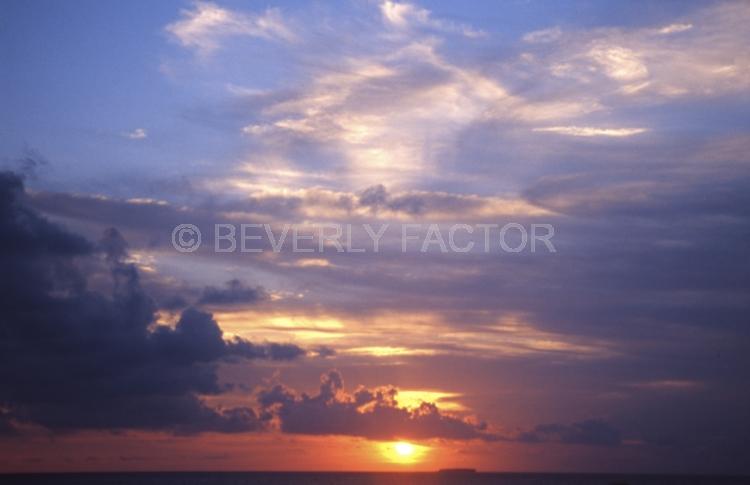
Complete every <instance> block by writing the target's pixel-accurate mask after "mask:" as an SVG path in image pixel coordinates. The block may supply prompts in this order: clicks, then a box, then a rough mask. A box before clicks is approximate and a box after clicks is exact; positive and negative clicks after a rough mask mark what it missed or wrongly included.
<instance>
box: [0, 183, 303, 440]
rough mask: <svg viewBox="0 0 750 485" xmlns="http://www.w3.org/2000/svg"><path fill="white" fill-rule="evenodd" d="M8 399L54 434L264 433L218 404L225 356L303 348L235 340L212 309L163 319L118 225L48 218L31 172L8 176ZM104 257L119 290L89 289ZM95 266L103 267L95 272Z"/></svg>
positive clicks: (297, 352) (2, 328) (8, 405)
mask: <svg viewBox="0 0 750 485" xmlns="http://www.w3.org/2000/svg"><path fill="white" fill-rule="evenodd" d="M0 231H2V234H3V237H2V240H1V241H0V261H1V262H2V267H3V269H4V271H5V277H4V278H2V280H1V281H0V294H2V295H3V302H4V303H3V308H2V311H3V318H2V319H1V320H0V334H2V335H3V339H2V341H0V380H2V382H3V383H4V385H3V386H2V387H1V388H0V402H1V403H2V407H3V416H2V418H3V422H6V423H7V422H9V421H14V422H29V423H34V424H38V425H42V426H44V427H47V428H51V429H54V430H75V429H127V428H141V429H161V430H172V431H176V432H184V433H190V432H200V431H209V430H211V431H220V432H240V431H249V430H255V429H259V427H260V422H259V421H258V419H257V417H256V415H255V412H254V411H253V410H252V409H251V408H249V407H239V408H231V409H217V408H212V407H209V406H207V405H206V404H204V403H203V402H202V401H201V399H200V398H199V397H198V395H219V394H221V393H222V392H223V388H222V387H221V385H220V384H219V381H218V377H217V366H218V364H219V363H220V362H222V361H224V360H226V359H237V358H270V359H293V358H296V357H299V356H301V355H303V354H304V351H303V350H302V349H300V348H298V347H296V346H292V345H284V344H260V345H258V344H253V343H251V342H248V341H246V340H244V339H240V338H234V339H231V340H226V339H225V338H224V336H223V332H222V331H221V329H220V328H219V326H218V324H217V323H216V321H214V319H213V318H212V316H211V314H208V313H204V312H201V311H199V310H196V309H193V308H188V309H186V310H185V311H183V312H182V314H181V315H180V317H179V319H178V321H177V322H176V324H175V325H174V326H173V327H171V326H166V325H162V324H160V323H159V322H158V321H157V320H156V313H155V308H156V307H155V304H154V302H153V300H152V299H151V297H150V296H149V295H148V294H147V293H146V292H145V290H144V289H143V287H142V286H141V283H140V277H139V274H138V271H137V269H136V267H135V266H134V265H133V264H130V263H128V262H127V259H126V258H127V244H126V243H125V241H124V239H123V238H122V236H121V235H120V234H119V232H117V231H116V230H114V229H110V230H108V231H107V232H106V233H105V236H104V238H103V239H102V240H101V241H100V242H99V243H98V244H92V243H90V242H88V241H87V240H86V239H84V238H82V237H80V236H77V235H75V234H72V233H70V232H68V231H66V230H64V229H62V228H61V227H59V226H57V225H55V224H52V223H50V222H48V221H47V220H46V219H44V218H42V217H41V216H39V215H38V214H37V213H36V212H35V211H34V210H32V209H30V208H28V206H27V205H26V203H25V194H24V189H23V184H22V182H21V180H20V179H19V178H18V177H17V176H15V175H13V174H10V173H2V174H0ZM97 261H99V262H100V263H101V264H102V265H103V266H104V267H103V268H102V269H104V268H106V271H108V272H109V275H110V278H111V280H110V281H111V295H105V294H104V293H102V292H100V291H96V290H93V289H90V288H89V287H88V279H89V278H88V276H89V275H88V274H87V273H86V272H84V271H83V270H82V269H80V268H81V266H82V264H83V262H85V263H86V267H89V268H91V267H94V268H95V267H97V265H98V263H97ZM92 271H93V269H92Z"/></svg>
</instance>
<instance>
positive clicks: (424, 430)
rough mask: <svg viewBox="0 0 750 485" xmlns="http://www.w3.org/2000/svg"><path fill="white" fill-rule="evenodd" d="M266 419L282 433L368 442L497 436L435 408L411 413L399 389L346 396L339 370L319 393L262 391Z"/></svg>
mask: <svg viewBox="0 0 750 485" xmlns="http://www.w3.org/2000/svg"><path fill="white" fill-rule="evenodd" d="M258 402H259V404H260V405H261V407H262V412H261V415H262V416H264V417H266V418H267V419H270V418H271V417H275V418H277V419H278V421H279V426H280V429H281V431H282V432H285V433H297V434H313V435H328V434H330V435H347V436H361V437H364V438H368V439H377V440H390V439H398V438H403V439H430V438H445V439H453V440H467V439H485V440H493V439H496V437H495V436H494V435H492V434H490V433H488V432H487V431H486V428H487V425H486V424H484V423H477V422H472V421H470V420H467V419H462V418H459V417H456V416H451V415H449V414H445V413H443V412H442V411H440V410H439V409H438V407H437V406H436V405H435V404H433V403H425V402H422V403H421V404H420V405H419V406H417V407H415V408H412V409H409V408H406V407H401V406H399V404H398V390H397V389H396V388H394V387H390V386H388V387H382V388H377V389H366V388H363V387H360V388H358V389H356V390H354V391H353V392H351V393H349V392H346V391H345V389H344V380H343V378H342V376H341V374H340V373H339V372H337V371H330V372H328V373H326V374H324V375H323V376H322V377H321V382H320V388H319V391H318V394H315V395H312V396H310V395H307V394H305V393H297V392H295V391H294V390H292V389H289V388H287V387H285V386H283V385H281V384H276V385H274V386H272V387H270V388H265V389H262V390H260V392H259V393H258Z"/></svg>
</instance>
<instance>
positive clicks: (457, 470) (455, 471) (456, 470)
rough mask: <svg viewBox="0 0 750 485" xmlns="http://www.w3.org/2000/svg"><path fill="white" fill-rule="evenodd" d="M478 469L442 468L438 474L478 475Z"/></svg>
mask: <svg viewBox="0 0 750 485" xmlns="http://www.w3.org/2000/svg"><path fill="white" fill-rule="evenodd" d="M476 472H477V471H476V469H474V468H441V469H440V470H438V473H447V474H451V475H453V474H462V475H463V474H465V473H476Z"/></svg>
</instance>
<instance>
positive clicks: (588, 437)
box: [517, 419, 622, 446]
mask: <svg viewBox="0 0 750 485" xmlns="http://www.w3.org/2000/svg"><path fill="white" fill-rule="evenodd" d="M517 439H518V441H522V442H527V443H546V442H552V443H564V444H571V445H599V446H616V445H619V444H620V443H622V436H621V435H620V432H619V431H618V430H617V429H615V428H613V427H612V426H611V425H610V424H608V423H606V422H605V421H601V420H593V419H592V420H586V421H581V422H579V423H573V424H541V425H538V426H536V427H535V428H534V429H533V430H531V431H525V432H523V433H521V434H520V435H519V436H518V438H517Z"/></svg>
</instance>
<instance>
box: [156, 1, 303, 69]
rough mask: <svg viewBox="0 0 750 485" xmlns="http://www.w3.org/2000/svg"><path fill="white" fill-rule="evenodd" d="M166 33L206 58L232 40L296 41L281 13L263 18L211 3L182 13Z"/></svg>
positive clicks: (271, 10) (268, 12) (272, 11)
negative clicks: (241, 37)
mask: <svg viewBox="0 0 750 485" xmlns="http://www.w3.org/2000/svg"><path fill="white" fill-rule="evenodd" d="M165 30H166V31H167V32H168V33H169V34H170V35H171V36H172V37H173V38H174V39H176V40H177V41H178V42H179V43H180V44H182V45H183V46H185V47H189V48H192V49H195V50H196V51H197V52H198V53H199V54H200V55H204V56H205V55H208V54H210V53H212V52H213V51H215V50H216V49H218V48H219V47H220V45H221V41H222V40H223V39H225V38H227V37H231V36H248V37H258V38H263V39H268V40H281V41H286V42H291V41H294V40H295V39H296V36H295V35H294V33H293V32H292V30H291V29H290V28H289V27H288V26H287V25H286V23H285V21H284V19H283V18H282V16H281V12H280V11H279V10H278V9H275V8H268V9H266V10H265V12H263V13H261V14H254V13H243V12H235V11H232V10H228V9H225V8H222V7H220V6H218V5H216V4H214V3H210V2H196V3H195V4H194V5H193V8H192V9H191V10H182V18H181V19H180V20H178V21H176V22H173V23H171V24H169V25H167V26H166V28H165Z"/></svg>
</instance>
